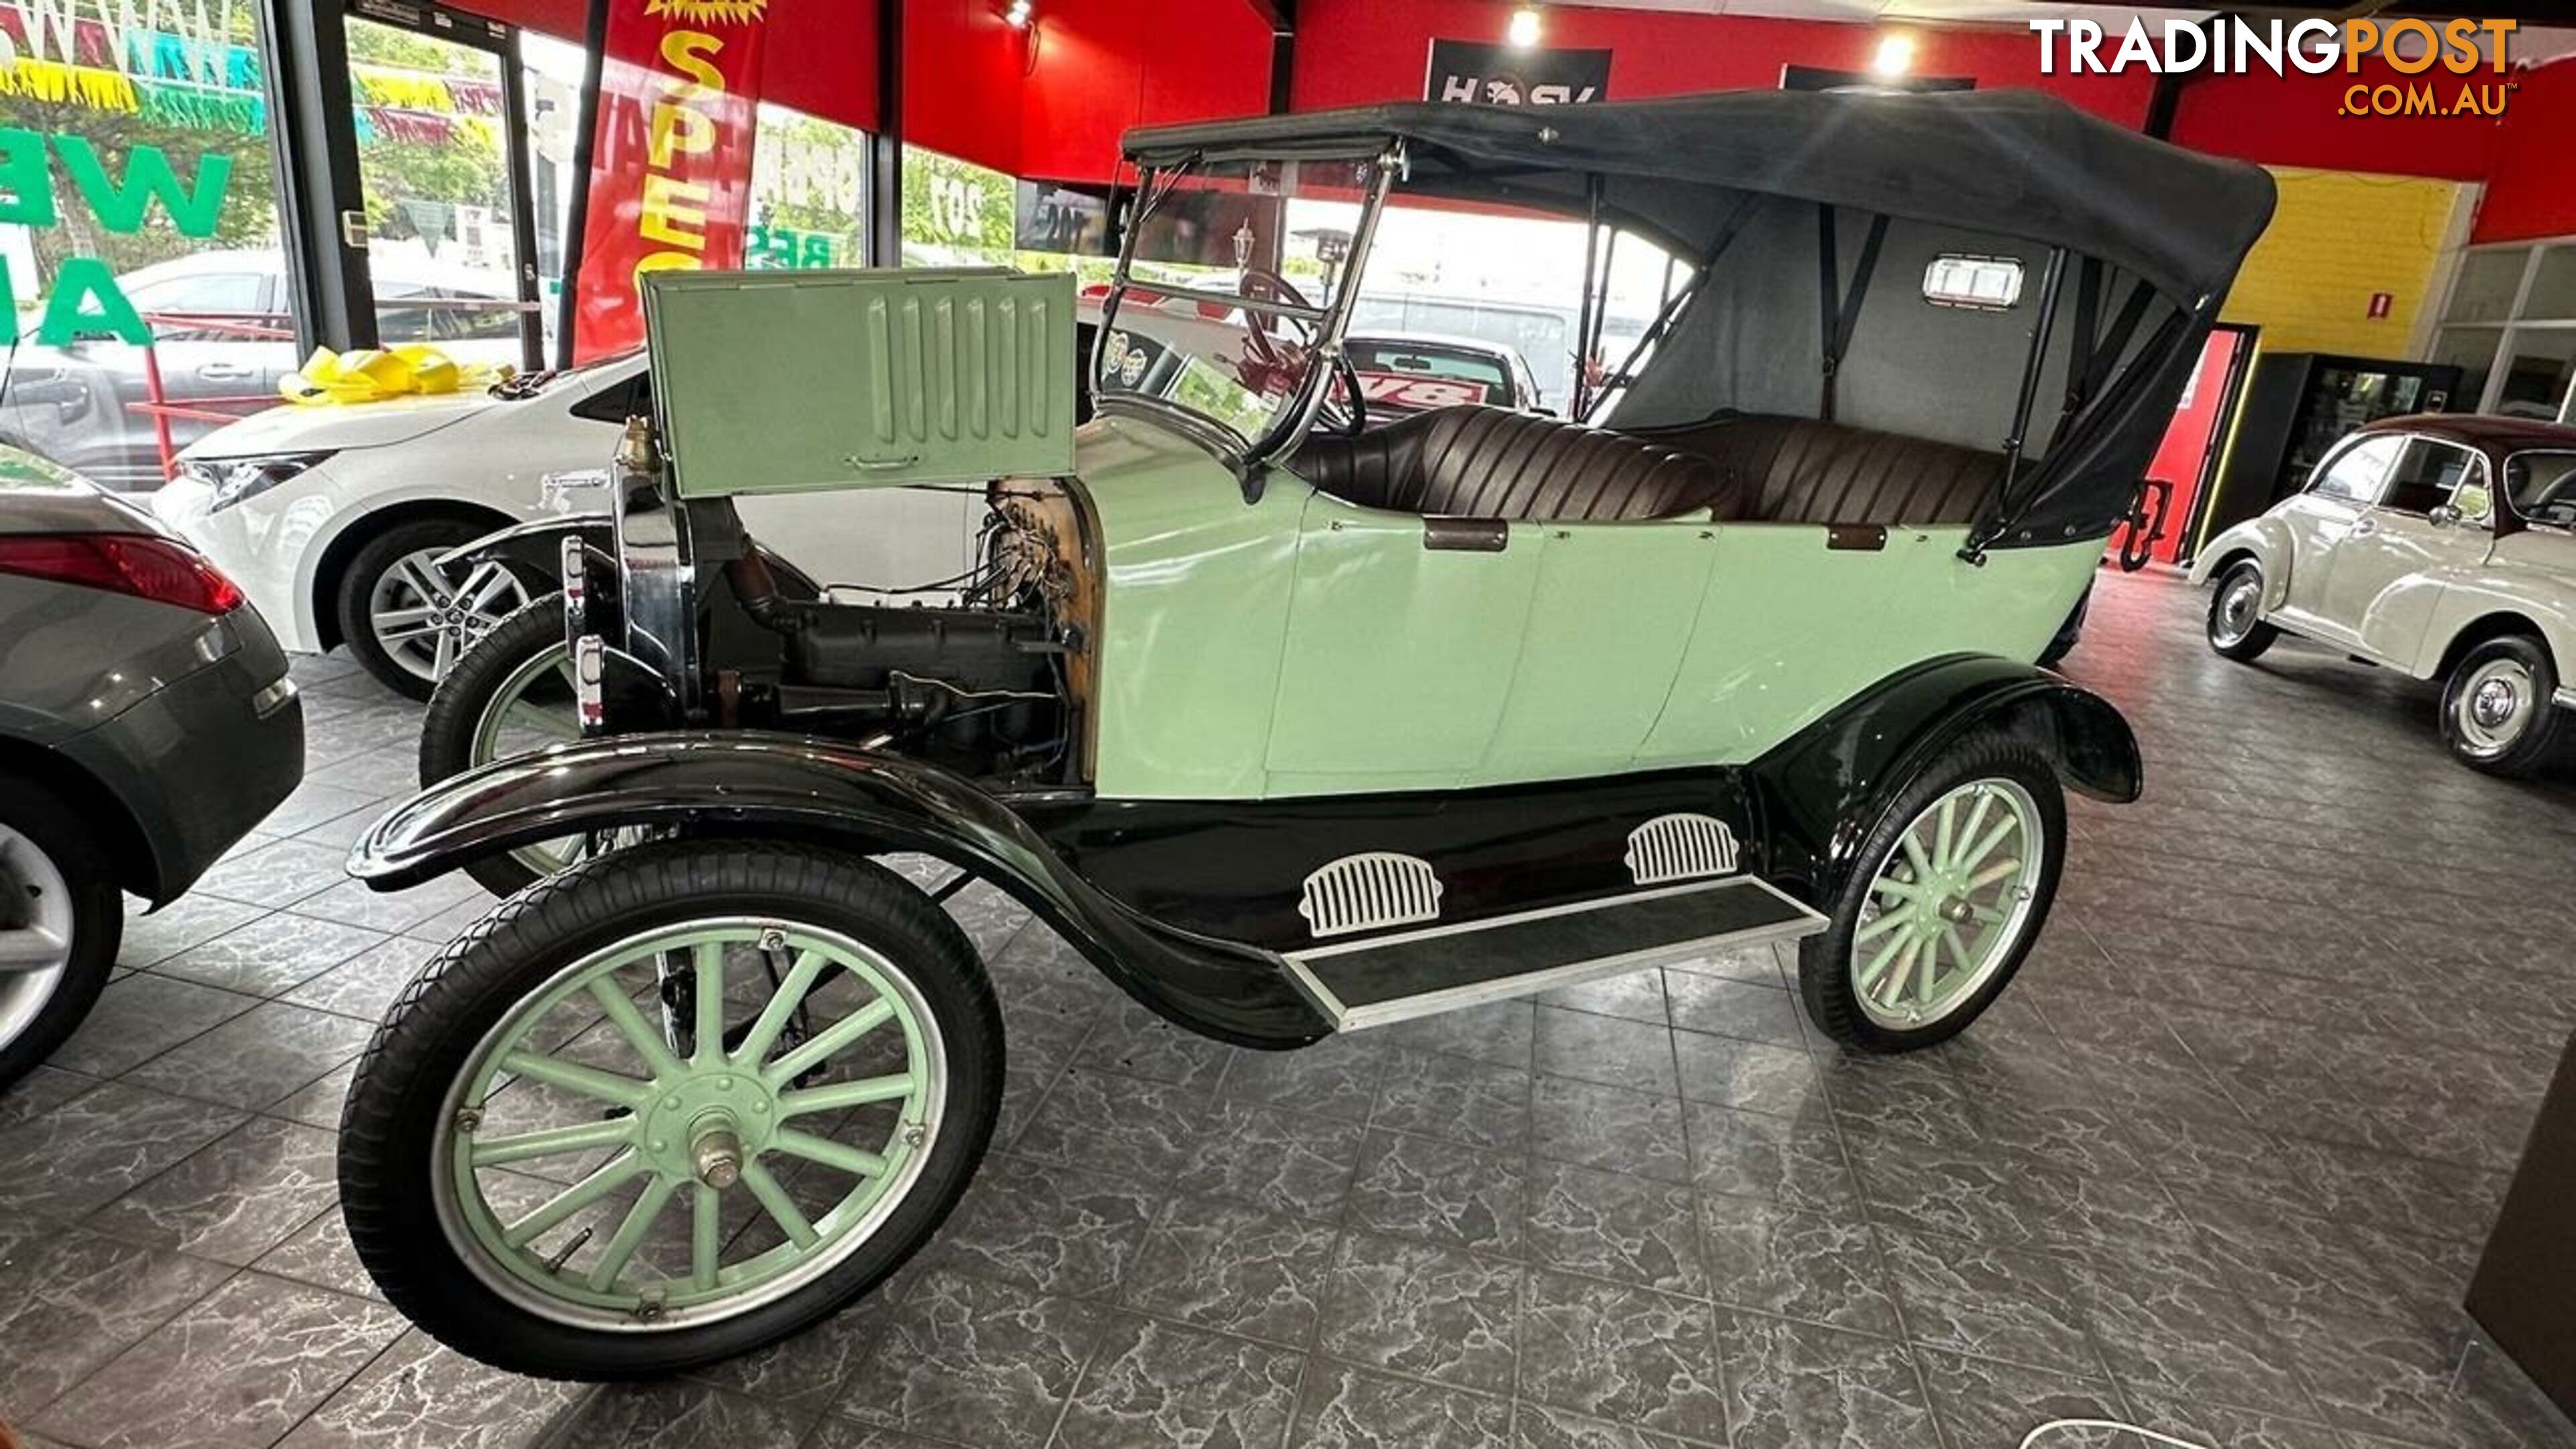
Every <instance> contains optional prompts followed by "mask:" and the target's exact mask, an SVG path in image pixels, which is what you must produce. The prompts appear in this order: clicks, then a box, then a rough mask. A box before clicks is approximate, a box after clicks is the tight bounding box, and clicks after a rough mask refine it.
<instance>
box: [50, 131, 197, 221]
mask: <svg viewBox="0 0 2576 1449" xmlns="http://www.w3.org/2000/svg"><path fill="white" fill-rule="evenodd" d="M54 149H55V150H57V151H60V152H61V153H62V155H63V167H64V169H66V170H68V171H69V172H71V176H72V184H73V185H74V186H77V187H79V188H80V194H81V197H82V199H84V200H86V201H87V202H88V203H89V209H90V210H92V211H94V212H96V213H98V219H99V224H100V225H102V226H104V227H106V228H107V229H108V230H109V231H115V232H128V233H131V232H138V231H141V230H142V229H143V216H144V213H145V212H147V211H149V210H151V209H152V200H153V198H154V197H159V198H160V200H161V204H162V206H163V207H164V208H166V209H167V210H168V211H169V213H170V220H171V222H172V224H174V225H176V226H177V227H178V228H179V235H181V236H186V237H209V236H213V235H214V234H215V215H216V213H217V212H219V211H221V210H222V209H223V204H224V184H225V183H226V182H228V181H230V180H232V174H233V158H231V157H230V156H226V155H224V154H222V153H221V152H216V151H208V152H206V153H204V154H202V155H200V156H199V157H198V158H197V179H196V184H195V186H194V188H193V189H191V188H186V187H182V186H181V185H180V182H179V178H178V175H177V174H176V173H175V172H173V171H172V170H171V169H170V158H169V156H168V155H167V154H166V153H165V152H163V151H162V149H161V148H160V147H158V146H137V147H135V148H133V149H132V150H131V151H129V152H127V153H126V157H125V180H124V181H123V182H122V183H119V182H118V181H116V180H115V179H113V178H112V177H110V176H109V175H108V174H107V168H106V167H105V166H104V165H102V164H100V162H99V159H98V152H97V151H95V150H93V149H91V147H90V144H89V142H88V141H87V140H86V139H84V138H82V137H79V136H70V135H60V136H56V137H55V138H54Z"/></svg>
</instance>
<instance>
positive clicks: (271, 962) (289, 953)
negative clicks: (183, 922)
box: [152, 911, 386, 996]
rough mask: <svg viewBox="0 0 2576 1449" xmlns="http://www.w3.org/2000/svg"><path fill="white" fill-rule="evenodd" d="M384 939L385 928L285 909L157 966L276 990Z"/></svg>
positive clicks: (249, 989) (258, 992)
mask: <svg viewBox="0 0 2576 1449" xmlns="http://www.w3.org/2000/svg"><path fill="white" fill-rule="evenodd" d="M385 939H386V938H385V936H384V934H383V933H382V932H378V931H366V930H360V929H359V928H357V927H355V926H341V925H334V924H333V923H331V922H329V921H315V920H309V919H307V918H305V917H303V916H293V915H288V914H286V913H285V912H283V911H280V912H277V913H275V914H272V915H265V916H261V917H259V918H258V919H257V920H254V921H251V922H250V923H249V924H247V925H243V926H239V927H236V928H234V929H233V930H230V931H226V932H225V933H224V934H222V935H220V936H217V937H215V938H214V939H213V940H211V941H207V942H204V943H203V944H200V945H196V946H191V947H189V948H188V949H187V950H185V951H182V952H180V953H179V954H178V955H176V956H173V957H171V958H170V959H169V960H167V961H164V962H162V963H161V964H159V965H157V966H155V967H153V968H152V970H153V971H154V972H156V973H157V974H159V975H163V976H175V977H177V978H179V979H180V980H182V981H194V982H196V983H197V984H198V985H200V986H220V987H222V988H224V989H225V990H227V991H239V992H243V993H245V994H247V995H251V996H276V995H279V994H280V993H283V992H285V991H288V990H290V989H292V988H293V987H295V986H297V985H298V984H300V983H302V982H305V981H309V980H311V979H312V978H313V977H316V976H319V975H321V974H322V973H323V972H325V971H328V970H330V969H331V968H332V967H334V966H337V965H339V964H340V963H341V962H343V961H346V960H348V959H349V958H350V957H352V956H355V955H357V954H358V953H359V952H361V951H364V950H366V949H368V948H369V947H371V946H374V945H377V944H379V943H380V942H382V941H384V940H385Z"/></svg>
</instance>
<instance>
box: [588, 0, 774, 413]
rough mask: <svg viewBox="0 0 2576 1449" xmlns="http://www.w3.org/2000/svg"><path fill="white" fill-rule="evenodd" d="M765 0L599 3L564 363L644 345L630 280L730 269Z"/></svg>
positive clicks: (746, 189) (738, 254)
mask: <svg viewBox="0 0 2576 1449" xmlns="http://www.w3.org/2000/svg"><path fill="white" fill-rule="evenodd" d="M768 4H769V0H609V7H608V35H607V44H606V46H605V48H604V49H603V51H602V53H601V59H600V68H599V123H598V127H597V129H596V130H595V131H594V133H593V135H592V139H591V152H590V199H589V203H588V210H587V212H586V213H585V217H584V221H583V225H582V245H581V275H580V277H579V278H578V279H577V288H578V290H577V291H576V292H575V294H574V314H573V359H574V360H575V361H576V362H588V361H590V360H592V359H593V358H598V357H605V356H607V355H609V354H610V353H614V352H623V351H626V350H627V349H629V348H633V347H639V346H641V345H643V342H644V313H643V311H642V309H641V307H640V306H639V304H638V303H637V300H636V278H637V277H638V276H639V275H640V274H642V273H644V272H649V271H658V270H662V269H665V268H672V267H678V268H690V269H695V268H702V267H715V268H725V267H739V266H741V265H742V248H743V229H744V226H745V224H746V223H747V222H748V220H749V218H750V213H751V149H752V129H753V120H754V116H753V113H754V110H755V109H756V107H757V106H758V105H759V102H760V42H761V34H762V31H763V29H764V20H765V17H764V15H763V12H764V11H766V10H767V9H768Z"/></svg>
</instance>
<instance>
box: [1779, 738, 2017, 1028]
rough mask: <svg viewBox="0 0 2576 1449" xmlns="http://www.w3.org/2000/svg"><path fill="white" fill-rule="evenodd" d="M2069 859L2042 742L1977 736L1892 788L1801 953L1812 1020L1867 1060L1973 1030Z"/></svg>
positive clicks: (2007, 976)
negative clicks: (1823, 924) (1820, 927)
mask: <svg viewBox="0 0 2576 1449" xmlns="http://www.w3.org/2000/svg"><path fill="white" fill-rule="evenodd" d="M2065 858H2066V798H2065V794H2064V792H2063V790H2062V789H2061V787H2060V786H2059V785H2058V781H2057V771H2056V768H2055V767H2054V766H2053V765H2052V764H2051V763H2050V761H2049V758H2048V756H2047V755H2046V754H2044V753H2042V752H2041V751H2040V750H2039V749H2038V748H2037V747H2036V746H2033V745H2031V744H2028V743H2026V742H2024V741H2021V740H2017V739H2014V738H2012V737H2010V736H2007V735H2002V734H1991V733H1990V734H1980V735H1976V736H1973V737H1971V738H1970V739H1968V740H1967V741H1965V742H1963V743H1962V744H1960V745H1959V746H1957V747H1956V748H1954V749H1953V750H1951V751H1950V752H1949V753H1948V754H1946V755H1944V756H1943V757H1942V758H1941V759H1940V760H1939V761H1938V762H1936V763H1935V764H1934V765H1933V766H1932V767H1931V768H1930V769H1928V770H1925V771H1924V772H1923V773H1922V774H1921V775H1919V776H1917V777H1916V778H1915V780H1914V781H1913V783H1911V784H1909V785H1907V786H1906V787H1905V789H1904V790H1902V791H1900V792H1899V793H1898V794H1897V796H1896V798H1895V799H1894V800H1893V801H1891V802H1889V804H1888V806H1887V808H1886V809H1885V811H1884V812H1882V813H1881V815H1880V816H1879V819H1878V822H1877V824H1876V825H1874V826H1873V827H1872V828H1871V829H1870V832H1869V835H1868V836H1867V838H1866V839H1865V840H1864V841H1863V842H1862V845H1861V849H1860V851H1859V852H1858V853H1857V854H1856V855H1855V857H1854V862H1855V863H1854V865H1853V867H1852V868H1851V870H1850V871H1849V873H1848V874H1847V875H1846V876H1845V877H1844V879H1843V880H1842V881H1841V882H1840V884H1839V885H1838V887H1837V888H1836V890H1835V892H1834V895H1833V899H1832V900H1831V901H1829V902H1828V903H1827V907H1828V910H1827V914H1828V917H1829V920H1830V924H1829V925H1828V926H1827V928H1826V929H1825V930H1824V931H1822V932H1820V933H1818V934H1816V935H1813V936H1810V937H1808V938H1807V939H1806V940H1805V941H1804V942H1803V943H1801V944H1800V946H1799V949H1798V985H1799V991H1800V994H1801V995H1803V996H1804V997H1805V999H1806V1004H1807V1012H1808V1015H1809V1016H1810V1017H1811V1018H1812V1019H1813V1020H1814V1021H1815V1023H1816V1025H1817V1027H1818V1028H1819V1029H1821V1030H1822V1031H1823V1032H1824V1033H1825V1034H1826V1035H1827V1036H1830V1037H1832V1038H1833V1039H1834V1040H1836V1041H1838V1042H1841V1043H1843V1044H1844V1045H1846V1046H1852V1047H1858V1048H1860V1049H1861V1050H1863V1051H1871V1052H1900V1051H1912V1050H1914V1049H1916V1048H1918V1047H1927V1046H1931V1045H1933V1044H1934V1043H1936V1042H1942V1041H1947V1040H1949V1039H1950V1038H1951V1037H1954V1036H1956V1035H1958V1034H1959V1033H1960V1032H1962V1031H1964V1030H1966V1029H1967V1027H1968V1024H1969V1023H1970V1022H1973V1021H1975V1020H1976V1019H1977V1016H1978V1015H1979V1014H1980V1013H1982V1012H1983V1011H1984V1010H1985V1009H1986V1007H1987V1006H1988V1005H1990V1004H1991V1003H1992V1002H1993V1001H1994V999H1995V997H1996V996H1998V995H2000V994H2001V993H2002V991H2003V989H2004V986H2005V985H2006V984H2007V983H2008V982H2010V981H2011V980H2012V975H2013V973H2014V972H2015V971H2016V970H2018V969H2020V967H2021V961H2022V958H2023V957H2024V956H2025V955H2027V954H2029V952H2030V946H2031V942H2032V941H2034V940H2036V939H2037V938H2038V936H2039V928H2040V923H2041V922H2042V921H2043V920H2045V919H2046V918H2047V915H2048V904H2049V901H2050V900H2051V898H2053V897H2054V896H2055V895H2056V892H2057V875H2058V871H2059V869H2060V868H2061V867H2062V866H2063V864H2064V862H2065Z"/></svg>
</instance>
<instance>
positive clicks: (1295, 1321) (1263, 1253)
mask: <svg viewBox="0 0 2576 1449" xmlns="http://www.w3.org/2000/svg"><path fill="white" fill-rule="evenodd" d="M1338 1236H1339V1233H1338V1232H1337V1230H1336V1229H1335V1228H1334V1227H1333V1226H1332V1225H1331V1224H1329V1223H1321V1222H1317V1221H1315V1220H1313V1219H1311V1218H1301V1217H1292V1216H1290V1215H1288V1214H1285V1213H1271V1212H1264V1211H1262V1210H1261V1209H1259V1208H1254V1207H1247V1206H1244V1205H1242V1204H1239V1203H1230V1202H1223V1201H1219V1200H1217V1199H1214V1198H1181V1199H1178V1200H1176V1201H1174V1202H1172V1203H1171V1204H1170V1205H1169V1206H1167V1207H1165V1208H1164V1210H1163V1213H1162V1216H1161V1217H1159V1218H1158V1219H1157V1220H1156V1221H1155V1223H1154V1226H1153V1229H1152V1231H1150V1232H1148V1233H1147V1234H1146V1235H1145V1242H1144V1248H1143V1251H1142V1252H1140V1253H1139V1254H1138V1255H1137V1260H1136V1265H1135V1267H1134V1268H1133V1269H1131V1270H1130V1271H1129V1272H1128V1274H1127V1277H1126V1281H1125V1285H1124V1287H1123V1289H1122V1290H1121V1292H1120V1294H1119V1301H1120V1302H1122V1303H1124V1304H1126V1305H1127V1306H1129V1307H1131V1308H1135V1309H1139V1310H1141V1311H1143V1312H1146V1313H1151V1314H1154V1315H1156V1316H1158V1317H1163V1318H1176V1319H1179V1320H1180V1321H1182V1322H1184V1323H1188V1324H1193V1325H1195V1326H1197V1327H1200V1328H1209V1329H1215V1330H1218V1331H1219V1332H1224V1333H1234V1334H1241V1335H1243V1336H1244V1337H1246V1338H1258V1339H1263V1340H1266V1341H1269V1342H1272V1343H1280V1344H1286V1345H1288V1346H1290V1347H1303V1346H1304V1345H1305V1343H1306V1341H1307V1340H1308V1339H1309V1338H1310V1337H1312V1336H1313V1334H1314V1331H1315V1325H1316V1321H1317V1319H1318V1318H1319V1316H1320V1314H1321V1308H1320V1305H1321V1303H1322V1300H1323V1296H1324V1283H1325V1279H1326V1276H1327V1275H1328V1274H1329V1273H1330V1271H1331V1268H1332V1263H1333V1244H1334V1241H1335V1239H1336V1238H1337V1237H1338Z"/></svg>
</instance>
